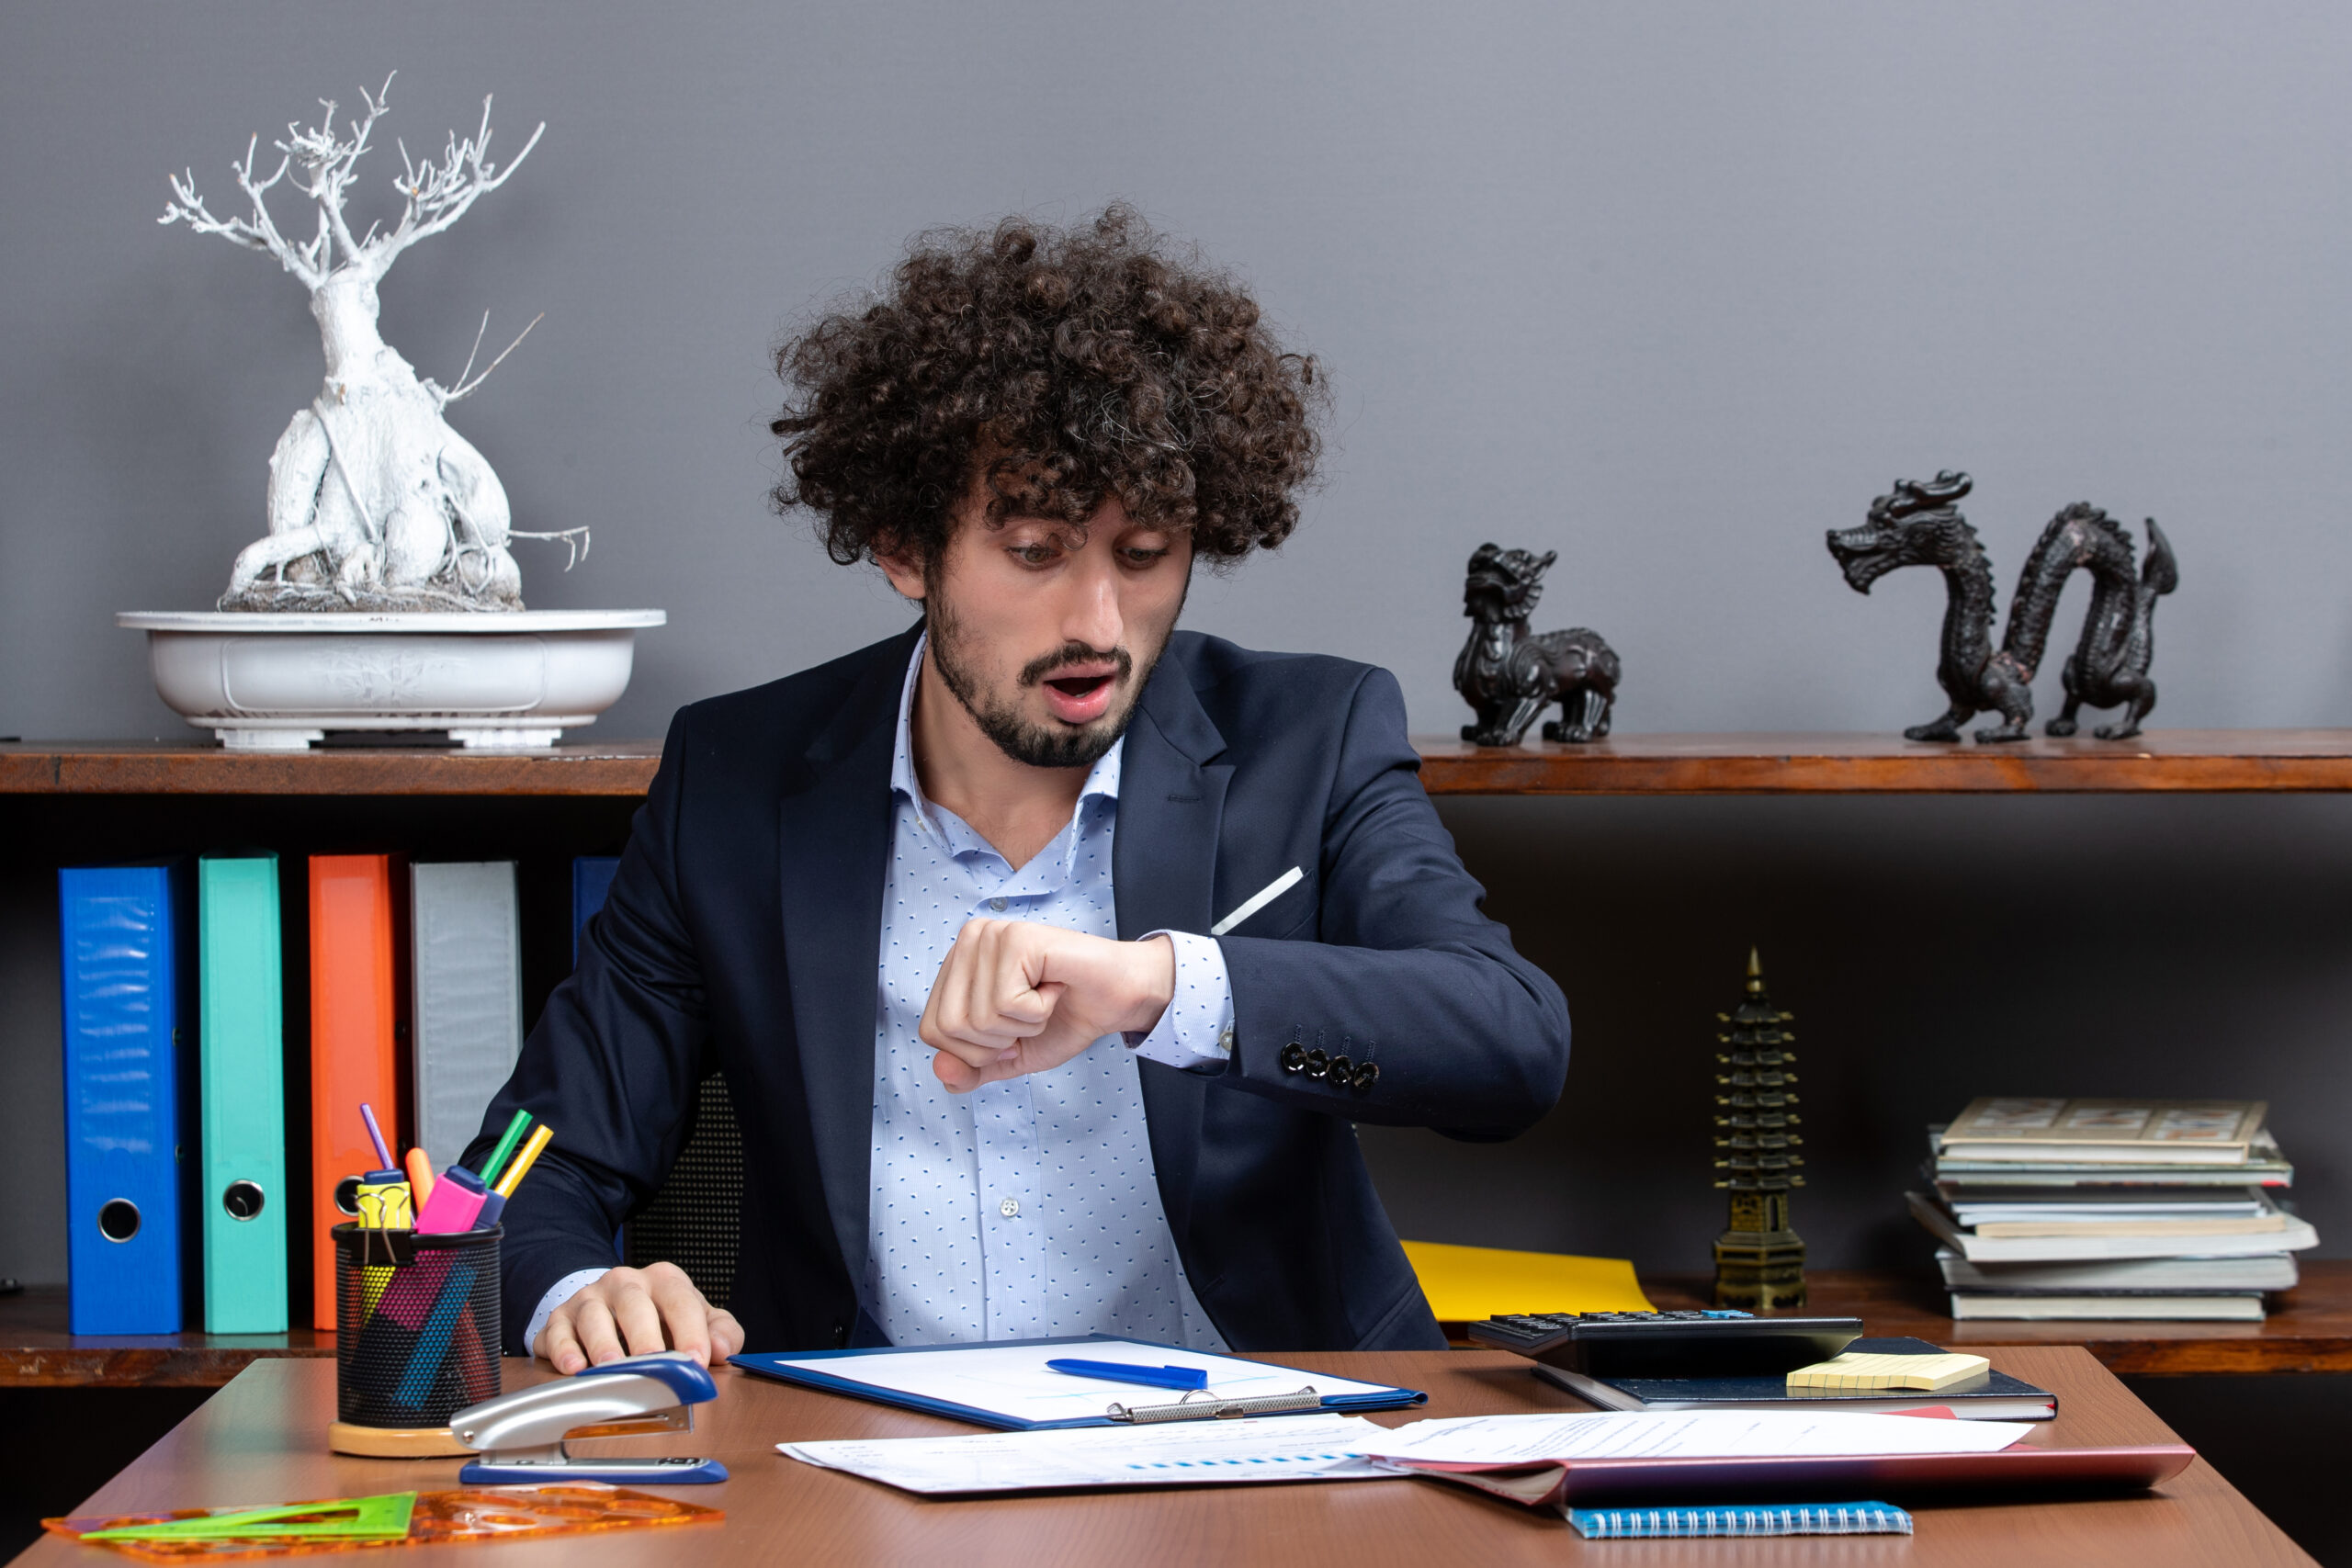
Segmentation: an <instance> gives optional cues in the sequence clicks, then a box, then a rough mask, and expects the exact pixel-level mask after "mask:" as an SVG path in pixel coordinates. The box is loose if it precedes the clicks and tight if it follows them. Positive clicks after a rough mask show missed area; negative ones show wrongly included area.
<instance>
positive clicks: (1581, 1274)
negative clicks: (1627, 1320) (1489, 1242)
mask: <svg viewBox="0 0 2352 1568" xmlns="http://www.w3.org/2000/svg"><path fill="white" fill-rule="evenodd" d="M1405 1257H1406V1258H1407V1259H1408V1261H1410V1262H1411V1264H1412V1265H1413V1272H1414V1273H1415V1274H1417V1275H1419V1277H1420V1281H1421V1293H1422V1294H1423V1295H1426V1296H1427V1297H1429V1299H1430V1312H1431V1313H1433V1314H1436V1316H1437V1319H1438V1321H1439V1322H1441V1323H1476V1322H1477V1321H1479V1320H1480V1319H1482V1318H1488V1317H1493V1316H1495V1315H1496V1314H1499V1313H1513V1312H1655V1311H1657V1308H1655V1307H1653V1306H1651V1305H1650V1302H1649V1298H1648V1297H1647V1296H1645V1295H1644V1294H1642V1287H1641V1284H1640V1282H1639V1281H1638V1280H1635V1279H1634V1266H1633V1264H1632V1263H1631V1262H1629V1261H1628V1260H1626V1259H1625V1258H1578V1257H1576V1256H1574V1255H1573V1254H1570V1253H1565V1252H1510V1251H1506V1250H1504V1249H1503V1248H1501V1247H1455V1246H1453V1244H1451V1243H1449V1242H1442V1241H1408V1242H1407V1243H1406V1244H1405Z"/></svg>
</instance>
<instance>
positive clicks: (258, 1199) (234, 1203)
mask: <svg viewBox="0 0 2352 1568" xmlns="http://www.w3.org/2000/svg"><path fill="white" fill-rule="evenodd" d="M220 1206H221V1207H222V1208H224V1209H226V1210H228V1211H229V1217H230V1218H231V1219H232V1220H250V1219H252V1218H254V1216H255V1215H257V1214H259V1213H261V1206H262V1195H261V1187H260V1184H259V1183H257V1182H252V1181H232V1182H231V1183H229V1187H228V1190H226V1191H224V1192H222V1193H221V1194H220Z"/></svg>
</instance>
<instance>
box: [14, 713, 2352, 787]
mask: <svg viewBox="0 0 2352 1568" xmlns="http://www.w3.org/2000/svg"><path fill="white" fill-rule="evenodd" d="M1414 744H1415V745H1416V747H1417V748H1418V749H1419V751H1420V754H1421V783H1422V784H1424V785H1425V786H1426V787H1427V788H1428V790H1429V792H1430V794H1431V795H1871V794H1897V795H1936V794H2008V793H2019V792H2031V791H2076V792H2080V791H2091V792H2100V791H2106V792H2125V793H2137V792H2158V793H2165V792H2169V793H2187V794H2197V793H2219V794H2232V793H2243V792H2247V791H2261V790H2290V791H2306V792H2309V791H2331V790H2346V789H2352V729H2171V730H2153V731H2151V732H2149V733H2148V734H2146V735H2144V736H2142V737H2140V738H2138V739H2133V740H2129V741H2120V742H2116V741H2105V740H2089V739H2071V740H2051V739H2034V740H2029V741H2025V742H2023V743H2021V744H2018V745H2011V746H1979V745H1976V744H1975V743H1973V742H1970V743H1968V744H1966V745H1961V746H1928V745H1921V744H1916V743H1914V742H1911V741H1907V740H1904V739H1901V738H1900V737H1897V736H1894V735H1892V734H1888V735H1875V734H1871V735H1858V734H1817V735H1816V734H1772V733H1758V734H1747V735H1626V736H1618V737H1615V738H1612V739H1608V740H1603V741H1597V742H1595V743H1594V744H1592V745H1589V746H1569V745H1564V744H1560V743H1556V742H1550V741H1534V742H1530V743H1528V744H1525V745H1522V746H1517V747H1476V746H1468V745H1464V744H1463V743H1462V742H1461V741H1459V740H1453V739H1446V738H1445V737H1442V736H1420V737H1417V738H1416V739H1415V742H1414ZM661 754H662V745H661V742H660V741H658V740H614V741H606V742H603V743H590V744H584V745H575V746H559V747H556V748H554V749H553V750H547V751H510V752H495V751H465V750H447V749H438V748H431V747H415V746H397V747H394V746H353V747H322V748H319V749H315V750H310V751H304V752H251V751H224V750H221V749H220V748H219V747H218V746H210V745H205V744H202V743H199V742H194V741H182V742H164V741H157V742H152V743H151V742H141V741H103V742H102V741H50V742H31V743H26V742H17V743H7V744H0V795H643V794H644V793H645V791H646V788H647V786H648V785H649V784H650V783H651V782H652V778H653V770H654V766H655V764H656V763H657V762H659V761H660V760H661Z"/></svg>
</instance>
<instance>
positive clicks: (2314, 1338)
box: [1642, 1258, 2352, 1376]
mask: <svg viewBox="0 0 2352 1568" xmlns="http://www.w3.org/2000/svg"><path fill="white" fill-rule="evenodd" d="M2301 1273H2302V1283H2301V1284H2300V1285H2298V1286H2296V1287H2295V1288H2294V1289H2293V1290H2291V1291H2287V1292H2281V1293H2280V1294H2278V1295H2275V1296H2273V1297H2271V1298H2270V1315H2269V1317H2268V1318H2267V1319H2266V1320H2264V1321H2263V1322H2261V1323H1984V1322H1974V1321H1972V1322H1968V1323H1954V1322H1953V1321H1952V1320H1951V1318H1949V1317H1947V1316H1945V1315H1944V1312H1945V1308H1946V1306H1947V1304H1948V1303H1947V1300H1946V1296H1945V1292H1944V1290H1943V1287H1942V1284H1941V1282H1940V1281H1939V1280H1937V1279H1936V1277H1935V1276H1934V1275H1932V1274H1927V1273H1920V1274H1895V1273H1883V1272H1877V1271H1871V1270H1859V1269H1856V1270H1846V1269H1818V1270H1813V1271H1809V1272H1808V1273H1807V1274H1806V1276H1805V1282H1806V1284H1807V1286H1808V1288H1809V1292H1810V1296H1811V1299H1810V1300H1809V1301H1808V1303H1806V1305H1805V1308H1804V1311H1805V1312H1806V1313H1808V1314H1815V1315H1826V1316H1831V1317H1859V1318H1860V1319H1861V1320H1862V1323H1863V1325H1865V1327H1866V1328H1867V1330H1868V1332H1870V1333H1871V1334H1872V1335H1881V1336H1894V1335H1910V1336H1912V1337H1916V1338H1920V1339H1926V1340H1928V1341H1931V1342H1932V1343H1934V1344H1938V1345H1950V1346H1957V1347H1981V1346H1985V1345H2080V1346H2081V1347H2083V1348H2085V1349H2086V1350H2088V1351H2089V1352H2090V1353H2091V1354H2092V1355H2094V1356H2096V1357H2098V1359H2099V1360H2100V1361H2101V1362H2102V1363H2103V1364H2104V1365H2105V1366H2106V1367H2107V1370H2108V1371H2111V1372H2116V1373H2120V1374H2124V1375H2141V1376H2149V1375H2169V1374H2175V1373H2185V1372H2238V1373H2245V1372H2352V1259H2340V1258H2339V1259H2321V1260H2319V1261H2315V1262H2313V1261H2306V1262H2305V1263H2303V1264H2302V1265H2301ZM1642 1285H1643V1288H1644V1290H1645V1292H1647V1293H1648V1295H1649V1298H1650V1300H1651V1301H1652V1302H1654V1303H1657V1305H1658V1306H1659V1307H1660V1308H1661V1309H1664V1310H1668V1311H1671V1310H1674V1309H1676V1308H1687V1307H1701V1306H1707V1305H1710V1304H1712V1303H1711V1302H1710V1301H1709V1300H1708V1299H1707V1296H1708V1292H1709V1291H1710V1289H1711V1280H1709V1278H1708V1277H1707V1276H1704V1275H1690V1276H1661V1277H1658V1278H1656V1279H1649V1280H1643V1281H1642Z"/></svg>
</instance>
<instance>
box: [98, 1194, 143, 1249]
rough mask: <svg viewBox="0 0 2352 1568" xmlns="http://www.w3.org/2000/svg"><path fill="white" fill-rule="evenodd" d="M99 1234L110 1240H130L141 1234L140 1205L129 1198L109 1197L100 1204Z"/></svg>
mask: <svg viewBox="0 0 2352 1568" xmlns="http://www.w3.org/2000/svg"><path fill="white" fill-rule="evenodd" d="M98 1234H99V1235H102V1236H104V1237H106V1238H107V1240H108V1241H129V1240H130V1238H131V1237H132V1236H135V1235H138V1234H139V1205H138V1204H136V1203H134V1202H132V1201H130V1199H128V1198H109V1199H107V1201H105V1202H103V1203H101V1204H99V1205H98Z"/></svg>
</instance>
